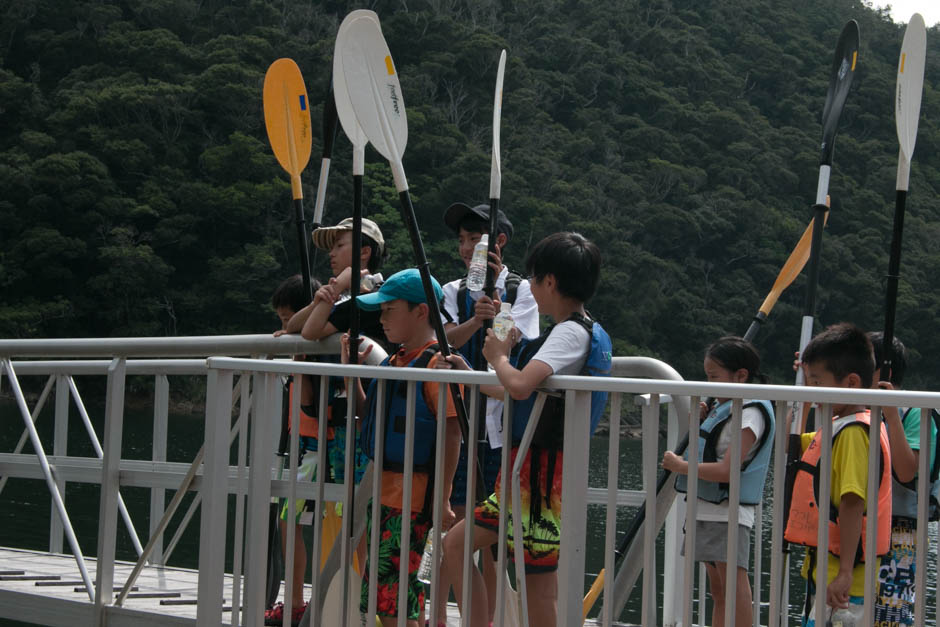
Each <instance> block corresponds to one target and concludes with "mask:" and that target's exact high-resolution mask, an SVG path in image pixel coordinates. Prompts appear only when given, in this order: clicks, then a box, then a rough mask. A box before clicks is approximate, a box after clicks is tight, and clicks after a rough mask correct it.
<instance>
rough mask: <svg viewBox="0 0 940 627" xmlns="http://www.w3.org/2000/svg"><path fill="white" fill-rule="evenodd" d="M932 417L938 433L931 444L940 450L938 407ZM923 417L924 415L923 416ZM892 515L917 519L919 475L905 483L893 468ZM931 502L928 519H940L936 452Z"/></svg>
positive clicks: (939, 470)
mask: <svg viewBox="0 0 940 627" xmlns="http://www.w3.org/2000/svg"><path fill="white" fill-rule="evenodd" d="M913 409H914V408H911V409H908V410H906V411H905V412H904V415H903V416H901V424H904V422H905V421H906V420H907V418H908V417H909V416H910V415H911V411H913ZM930 418H931V420H933V422H934V426H935V427H936V428H937V434H936V438H935V441H934V442H931V443H930V444H929V446H931V447H933V451H940V414H938V413H937V410H936V409H931V410H930ZM921 419H923V416H921ZM930 453H931V451H930V449H928V450H927V451H926V454H927V455H928V458H927V459H928V460H929V459H930V457H929V455H930ZM891 479H892V481H891V497H892V502H891V515H892V516H900V517H903V518H912V519H914V520H916V519H917V476H916V475H915V476H914V478H913V479H911V480H910V481H907V482H905V483H901V482H900V481H898V476H897V475H896V474H895V473H894V469H892V470H891ZM929 486H930V487H929V490H930V504H929V505H928V506H927V519H928V520H930V521H934V520H940V454H936V453H935V454H934V460H933V466H932V467H931V469H930V478H929Z"/></svg>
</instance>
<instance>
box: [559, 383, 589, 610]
mask: <svg viewBox="0 0 940 627" xmlns="http://www.w3.org/2000/svg"><path fill="white" fill-rule="evenodd" d="M590 415H591V393H590V392H588V391H583V390H578V391H573V390H568V391H567V392H566V394H565V439H564V449H563V450H564V460H563V462H562V464H563V466H562V467H563V471H562V475H561V477H562V479H561V519H562V521H563V523H562V524H563V525H564V538H565V539H564V541H563V542H561V546H560V547H559V556H558V624H559V625H580V624H582V623H583V622H584V621H583V618H582V612H583V599H582V597H583V596H584V556H585V540H586V538H585V536H586V534H587V487H588V457H589V454H590V448H591V422H590V420H589V417H590Z"/></svg>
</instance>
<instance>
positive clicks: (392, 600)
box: [359, 501, 431, 620]
mask: <svg viewBox="0 0 940 627" xmlns="http://www.w3.org/2000/svg"><path fill="white" fill-rule="evenodd" d="M371 503H372V502H371V501H369V507H368V508H367V512H368V513H367V514H366V538H371V537H372V504H371ZM379 515H380V516H381V520H380V521H379V529H380V532H379V551H378V556H379V558H378V559H379V564H378V566H379V567H378V582H377V584H378V585H377V593H378V594H377V600H378V602H377V603H376V613H377V614H378V615H379V616H398V583H399V582H398V570H399V566H400V565H401V530H402V520H403V516H402V510H400V509H398V508H397V507H386V506H385V505H382V506H381V507H380V514H379ZM430 530H431V519H430V518H428V517H427V516H425V515H424V514H423V513H420V512H419V513H416V514H415V513H412V514H411V537H410V541H409V543H408V545H409V552H408V616H407V618H408V620H417V619H418V618H419V616H420V614H421V612H422V611H423V610H424V584H423V583H421V582H419V581H418V567H419V566H420V565H421V556H422V555H423V554H424V543H425V542H427V537H428V532H429V531H430ZM367 554H368V555H369V556H370V557H371V554H372V551H371V547H369V552H368V553H367ZM369 559H370V558H366V567H365V570H364V571H363V576H362V589H361V591H360V595H359V611H361V612H363V613H365V612H367V611H369V568H370V565H369Z"/></svg>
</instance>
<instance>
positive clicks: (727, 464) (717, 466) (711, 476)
mask: <svg viewBox="0 0 940 627" xmlns="http://www.w3.org/2000/svg"><path fill="white" fill-rule="evenodd" d="M756 441H757V437H756V436H755V435H754V432H753V431H751V430H750V429H749V428H748V429H743V430H742V431H741V463H742V464H743V463H744V461H745V460H746V459H747V455H748V453H749V452H750V451H751V447H752V446H754V442H756ZM663 469H664V470H670V471H672V472H674V473H677V474H680V475H687V474H689V462H687V461H686V460H684V459H682V458H681V457H679V456H678V455H676V454H675V453H673V452H672V451H666V453H665V454H664V455H663ZM698 476H699V479H702V480H704V481H714V482H715V483H728V482H729V481H731V456H730V455H725V456H724V458H722V459H721V460H719V461H717V462H704V463H701V464H699V465H698Z"/></svg>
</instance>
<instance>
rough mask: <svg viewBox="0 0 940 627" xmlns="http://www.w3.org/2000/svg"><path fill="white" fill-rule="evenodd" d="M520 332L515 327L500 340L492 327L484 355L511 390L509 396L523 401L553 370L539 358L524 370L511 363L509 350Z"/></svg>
mask: <svg viewBox="0 0 940 627" xmlns="http://www.w3.org/2000/svg"><path fill="white" fill-rule="evenodd" d="M518 333H519V330H518V329H515V328H514V329H513V330H512V333H510V334H509V335H507V336H506V339H505V340H500V339H498V338H497V337H496V335H495V334H494V333H493V330H492V329H488V330H487V332H486V341H485V342H484V343H483V356H484V357H486V361H488V362H489V363H490V365H491V366H493V371H494V372H496V376H497V377H499V381H500V383H502V384H503V387H504V388H505V390H506V391H507V392H509V396H511V397H512V398H513V399H515V400H517V401H521V400H524V399H527V398H529V397H530V396H532V392H534V391H535V388H537V387H538V386H539V385H540V384H541V383H542V381H544V380H545V378H546V377H549V376H551V375H552V374H553V372H552V367H551V366H549V365H548V364H546V363H545V362H544V361H539V360H538V359H532V360H530V361H529V363H527V364H526V365H525V367H524V368H523V369H522V370H517V369H516V368H515V367H514V366H513V365H512V364H511V363H509V351H511V350H512V346H513V344H515V342H516V338H517V337H518Z"/></svg>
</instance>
